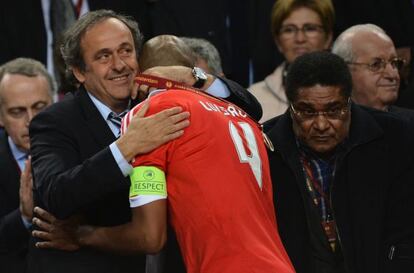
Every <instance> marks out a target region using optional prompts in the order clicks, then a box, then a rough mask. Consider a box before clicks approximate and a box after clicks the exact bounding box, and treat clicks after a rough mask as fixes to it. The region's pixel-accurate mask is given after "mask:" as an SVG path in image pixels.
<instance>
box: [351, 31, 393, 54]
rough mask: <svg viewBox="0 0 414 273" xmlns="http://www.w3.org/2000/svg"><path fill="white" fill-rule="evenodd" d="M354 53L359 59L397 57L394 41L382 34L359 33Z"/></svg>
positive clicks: (355, 39) (354, 42) (353, 49)
mask: <svg viewBox="0 0 414 273" xmlns="http://www.w3.org/2000/svg"><path fill="white" fill-rule="evenodd" d="M352 51H353V54H354V55H355V57H356V58H357V59H360V58H364V59H374V58H382V59H388V58H390V57H395V56H396V50H395V47H394V44H393V42H392V40H391V39H390V38H389V37H388V36H387V35H385V34H382V33H372V32H365V33H359V35H356V36H355V37H354V39H353V42H352Z"/></svg>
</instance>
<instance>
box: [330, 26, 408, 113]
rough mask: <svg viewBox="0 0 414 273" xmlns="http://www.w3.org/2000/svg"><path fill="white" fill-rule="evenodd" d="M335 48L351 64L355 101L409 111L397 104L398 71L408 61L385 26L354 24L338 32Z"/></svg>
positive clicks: (397, 110) (386, 108)
mask: <svg viewBox="0 0 414 273" xmlns="http://www.w3.org/2000/svg"><path fill="white" fill-rule="evenodd" d="M332 52H333V53H335V54H337V55H339V56H340V57H342V58H343V59H344V60H345V62H346V63H347V64H348V65H349V68H350V71H351V75H352V84H353V89H352V100H353V101H354V102H355V103H357V104H361V105H364V106H368V107H372V108H376V109H378V110H383V111H389V112H401V111H403V112H404V113H405V112H406V110H405V109H401V108H398V107H395V106H393V104H394V103H395V101H396V100H397V98H398V89H399V86H400V76H399V73H398V72H399V70H400V69H401V68H402V67H403V65H404V62H405V61H404V60H403V59H401V58H399V57H398V56H397V52H396V50H395V47H394V43H393V41H392V40H391V38H390V37H389V36H388V35H387V34H386V33H385V31H384V30H383V29H381V28H380V27H378V26H376V25H373V24H362V25H355V26H352V27H350V28H348V29H346V30H345V31H344V32H342V33H341V34H340V35H339V36H338V38H337V39H336V41H335V43H334V45H333V47H332Z"/></svg>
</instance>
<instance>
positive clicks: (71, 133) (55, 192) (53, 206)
mask: <svg viewBox="0 0 414 273" xmlns="http://www.w3.org/2000/svg"><path fill="white" fill-rule="evenodd" d="M61 114H62V113H61V112H57V113H56V112H47V111H44V112H42V113H40V114H38V115H37V116H36V117H35V118H34V119H33V120H32V123H31V125H30V136H31V153H32V168H33V177H34V187H35V190H36V191H37V197H38V198H40V200H38V201H40V203H41V205H42V206H44V207H45V209H46V210H48V211H49V212H51V213H53V214H54V215H55V216H57V217H58V218H66V217H68V216H70V215H72V214H74V213H78V212H79V210H82V209H87V207H88V206H92V203H93V202H96V201H97V200H99V199H102V198H105V197H106V196H107V195H109V194H111V193H113V192H117V191H119V190H121V189H123V190H125V187H129V184H128V183H127V181H128V180H126V178H125V177H124V176H123V175H122V172H121V170H120V169H119V167H118V165H117V164H116V161H115V159H114V157H113V156H112V153H111V152H110V149H109V147H108V146H106V147H105V146H103V147H104V148H103V149H102V150H100V151H99V149H93V147H95V148H96V147H100V146H99V145H97V144H96V141H97V140H95V139H94V138H93V137H91V136H90V135H87V134H85V133H84V132H82V131H83V130H82V129H79V130H78V131H76V130H75V129H70V128H71V127H73V126H70V125H69V124H67V123H65V121H66V120H67V119H65V118H59V117H58V116H60V115H61ZM62 115H63V114H62ZM79 122H80V123H81V122H82V121H79ZM84 130H86V129H84ZM102 133H103V132H102ZM91 146H93V147H92V148H91ZM96 150H98V152H96Z"/></svg>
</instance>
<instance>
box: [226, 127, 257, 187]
mask: <svg viewBox="0 0 414 273" xmlns="http://www.w3.org/2000/svg"><path fill="white" fill-rule="evenodd" d="M237 124H238V125H239V126H240V128H241V129H242V130H243V135H244V138H245V140H246V142H247V145H248V147H249V149H250V153H251V154H250V155H248V154H247V153H246V149H245V148H244V145H243V140H242V136H240V134H239V132H238V131H237V128H236V126H235V125H234V124H233V122H231V121H229V130H230V135H231V138H232V140H233V143H234V146H235V147H236V151H237V154H238V156H239V159H240V162H241V163H249V165H250V168H251V170H252V172H253V174H254V177H255V178H256V182H257V184H258V185H259V188H260V189H262V184H263V182H262V160H261V159H260V155H259V149H258V147H257V142H256V138H255V137H254V132H253V129H252V127H251V126H250V125H249V124H248V123H246V122H238V123H237Z"/></svg>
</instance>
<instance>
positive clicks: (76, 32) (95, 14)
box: [60, 9, 143, 83]
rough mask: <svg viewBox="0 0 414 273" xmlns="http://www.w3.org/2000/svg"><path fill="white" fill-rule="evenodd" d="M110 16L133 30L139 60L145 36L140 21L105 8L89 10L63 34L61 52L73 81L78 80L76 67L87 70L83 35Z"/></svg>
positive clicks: (67, 75) (67, 71)
mask: <svg viewBox="0 0 414 273" xmlns="http://www.w3.org/2000/svg"><path fill="white" fill-rule="evenodd" d="M109 18H115V19H118V20H119V21H121V22H122V23H124V24H125V25H126V26H127V27H128V29H129V30H130V31H131V34H132V37H133V39H134V45H135V52H137V53H136V54H137V56H136V57H137V61H138V52H139V51H140V50H141V46H142V41H143V36H142V34H141V31H140V30H139V28H138V23H137V22H136V21H135V20H134V19H133V18H132V17H129V16H124V15H121V14H118V13H115V12H114V11H112V10H104V9H102V10H96V11H92V12H88V13H86V14H85V15H84V16H82V17H81V18H80V19H79V20H77V21H76V22H75V23H74V24H73V25H71V26H70V27H69V29H68V30H67V31H66V32H65V34H64V36H63V43H62V44H61V46H60V52H61V54H62V57H63V60H64V61H65V65H66V77H67V78H68V79H69V80H70V81H71V82H72V83H76V82H77V80H76V79H75V77H74V75H73V73H72V69H73V68H74V67H76V68H79V69H80V70H81V71H85V62H84V60H83V55H82V50H81V40H82V37H83V36H84V35H85V32H86V31H87V30H89V29H90V28H91V27H93V26H94V25H96V24H97V23H100V22H102V21H104V20H106V19H109Z"/></svg>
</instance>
